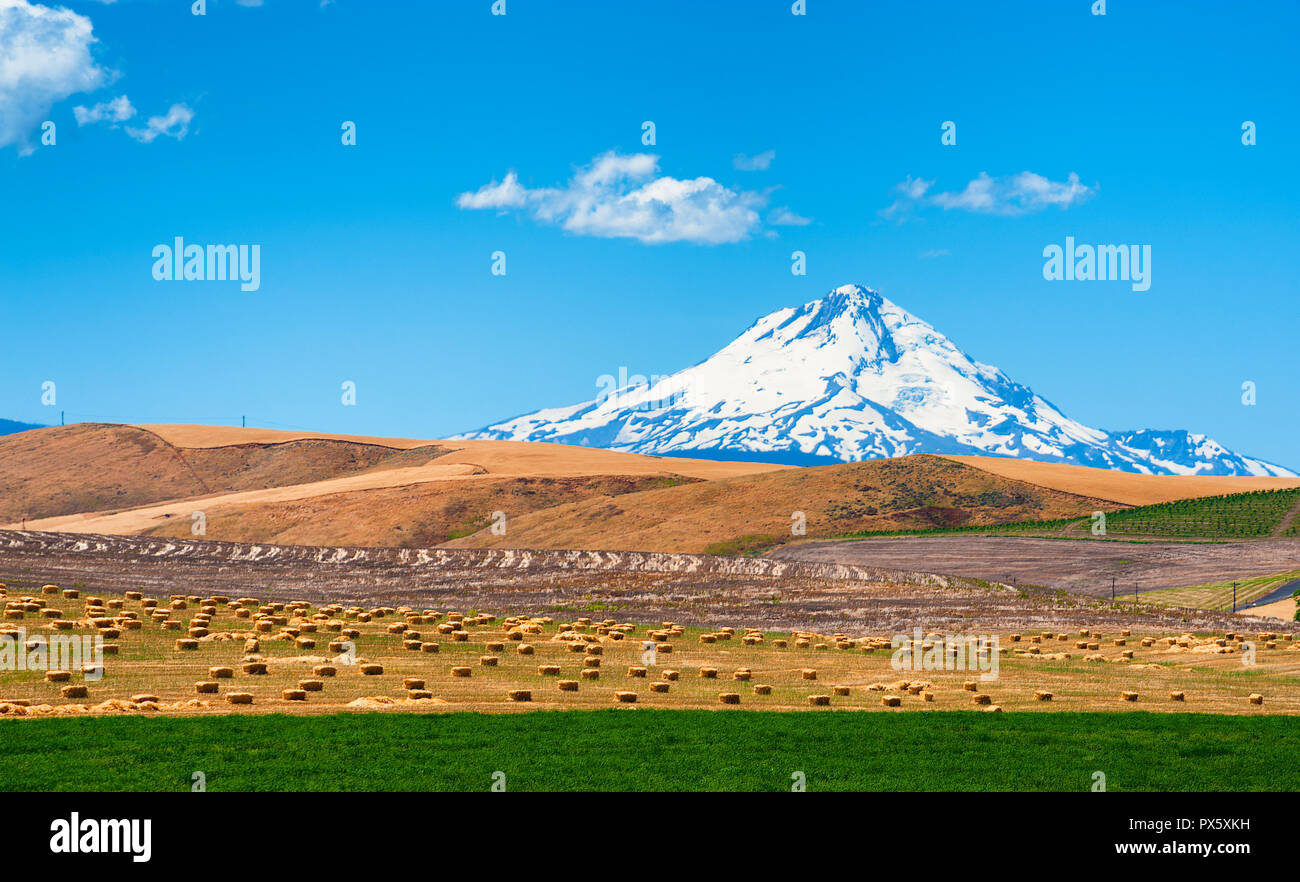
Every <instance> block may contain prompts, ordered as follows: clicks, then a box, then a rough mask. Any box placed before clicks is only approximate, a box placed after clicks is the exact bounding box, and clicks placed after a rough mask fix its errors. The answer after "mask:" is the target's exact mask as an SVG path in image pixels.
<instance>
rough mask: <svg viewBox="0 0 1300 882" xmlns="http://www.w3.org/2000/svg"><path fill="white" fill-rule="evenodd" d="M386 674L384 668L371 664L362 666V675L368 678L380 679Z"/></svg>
mask: <svg viewBox="0 0 1300 882" xmlns="http://www.w3.org/2000/svg"><path fill="white" fill-rule="evenodd" d="M383 672H384V666H383V665H379V664H375V663H373V662H371V663H370V664H364V665H361V673H362V674H364V675H366V676H367V677H378V676H379V675H380V674H382V673H383Z"/></svg>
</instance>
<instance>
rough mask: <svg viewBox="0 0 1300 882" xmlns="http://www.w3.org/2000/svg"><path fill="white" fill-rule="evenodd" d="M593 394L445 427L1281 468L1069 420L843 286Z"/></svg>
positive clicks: (643, 441)
mask: <svg viewBox="0 0 1300 882" xmlns="http://www.w3.org/2000/svg"><path fill="white" fill-rule="evenodd" d="M606 391H607V394H602V395H601V396H600V397H598V398H596V399H595V400H593V401H587V402H583V403H581V404H575V405H571V406H569V407H559V408H550V409H546V410H539V411H537V412H535V413H530V414H525V415H524V416H519V417H515V418H514V419H510V420H506V421H504V422H501V423H496V424H494V425H491V426H487V427H485V428H483V429H479V430H478V431H475V432H469V433H466V434H464V435H461V436H459V437H461V438H464V439H500V440H511V441H553V442H557V443H563V444H580V445H585V446H589V447H608V448H612V449H615V450H625V451H630V452H635V453H648V454H659V455H681V456H687V455H689V456H698V457H712V458H715V459H761V460H767V461H773V462H791V463H799V464H814V463H831V462H846V461H856V460H862V459H872V458H878V457H892V456H904V455H906V454H911V453H974V454H984V455H993V456H1011V457H1019V458H1022V459H1035V460H1042V461H1047V462H1066V463H1073V464H1077V465H1088V466H1099V467H1103V468H1112V469H1122V470H1124V471H1132V472H1144V473H1148V474H1176V475H1195V474H1201V475H1277V476H1287V477H1289V476H1293V475H1294V474H1295V473H1293V472H1291V471H1289V470H1288V469H1285V468H1282V467H1281V466H1277V465H1273V464H1271V463H1267V462H1264V461H1262V460H1258V459H1252V458H1249V457H1245V456H1241V455H1239V454H1236V453H1233V452H1232V451H1229V450H1226V449H1225V448H1223V447H1222V446H1221V445H1219V444H1217V443H1216V442H1214V441H1213V440H1211V439H1209V438H1206V437H1205V436H1204V435H1195V434H1191V433H1189V432H1183V431H1157V430H1151V429H1142V430H1138V431H1132V432H1105V431H1102V430H1100V429H1093V428H1090V427H1088V426H1085V425H1083V424H1081V423H1078V422H1076V421H1074V420H1072V419H1070V418H1069V417H1067V416H1065V415H1064V414H1063V413H1061V412H1060V411H1059V410H1058V409H1057V408H1056V407H1055V406H1054V405H1052V404H1051V403H1050V402H1048V401H1047V400H1046V399H1044V398H1042V397H1040V396H1038V395H1036V394H1034V392H1033V390H1031V389H1029V388H1028V387H1026V386H1022V385H1020V384H1019V383H1016V382H1014V381H1013V380H1011V379H1010V378H1009V377H1008V376H1007V375H1006V374H1004V373H1002V371H1000V370H998V369H997V368H995V367H992V366H990V365H986V364H981V363H979V362H977V361H974V360H973V359H971V358H970V357H969V356H967V355H966V354H965V353H963V352H962V351H961V350H960V349H958V348H957V347H956V346H954V345H953V343H952V342H951V341H950V340H949V339H948V338H947V337H945V336H944V335H943V334H941V333H939V332H938V331H936V330H935V329H934V328H933V327H931V326H930V325H928V324H926V323H925V322H923V321H921V320H920V319H918V318H916V317H915V316H913V315H912V314H910V313H908V312H907V311H905V310H903V309H901V308H899V307H898V306H896V305H895V304H893V303H891V302H890V301H889V300H886V299H885V298H884V297H882V296H881V295H880V294H879V293H878V292H876V291H873V290H871V289H870V288H864V287H861V286H859V285H845V286H843V287H840V288H836V289H835V290H834V291H831V292H830V293H829V294H828V295H827V296H825V297H823V298H821V299H820V300H814V301H812V302H810V303H806V304H804V305H803V306H801V307H797V308H786V309H779V310H777V311H776V312H773V313H771V314H769V315H766V316H763V317H762V318H760V319H759V320H758V321H757V322H755V323H754V324H753V325H752V326H750V328H749V329H748V330H746V331H745V332H744V333H743V334H741V335H740V336H739V337H737V338H736V339H735V340H733V341H732V342H731V343H730V344H729V345H727V346H726V347H725V348H723V349H722V350H721V351H719V352H718V353H717V354H715V355H714V356H713V357H712V358H709V359H707V360H706V361H703V362H701V363H699V364H697V365H695V366H694V367H690V368H687V369H686V370H683V371H679V372H678V373H676V374H673V375H672V376H670V377H666V378H662V379H658V380H656V381H655V382H653V383H649V382H646V383H641V384H629V385H627V386H625V387H624V388H621V389H609V390H606Z"/></svg>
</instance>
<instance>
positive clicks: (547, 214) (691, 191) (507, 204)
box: [456, 151, 766, 245]
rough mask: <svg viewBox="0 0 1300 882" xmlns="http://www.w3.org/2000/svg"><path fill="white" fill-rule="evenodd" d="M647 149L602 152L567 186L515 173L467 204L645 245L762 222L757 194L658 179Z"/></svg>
mask: <svg viewBox="0 0 1300 882" xmlns="http://www.w3.org/2000/svg"><path fill="white" fill-rule="evenodd" d="M658 171H659V157H657V156H654V155H651V154H649V153H635V154H631V155H627V156H622V155H619V154H617V153H614V152H612V151H611V152H609V153H605V154H603V155H601V156H597V157H596V158H595V159H593V160H592V161H591V164H590V165H588V166H586V167H584V168H580V169H578V170H577V171H576V172H575V173H574V176H573V177H572V178H570V179H569V181H568V182H567V183H566V184H565V185H564V186H562V187H543V188H538V189H529V188H527V187H524V186H523V185H522V184H520V183H519V178H518V175H517V174H516V173H515V172H510V173H509V174H507V175H506V177H505V179H504V180H502V181H501V182H500V183H498V182H497V181H493V182H492V183H490V184H487V185H485V186H483V187H481V188H479V189H478V190H476V191H474V192H472V193H462V194H460V196H459V197H457V199H456V204H457V205H458V206H459V207H460V208H462V209H491V208H495V209H500V210H509V209H523V210H526V211H529V212H530V213H531V214H532V216H533V217H534V218H535V219H536V220H538V221H541V222H542V223H548V224H555V225H558V226H559V227H561V228H562V229H564V230H567V231H568V232H570V233H574V234H575V235H579V236H595V237H598V238H607V239H608V238H627V239H636V240H638V241H640V242H644V243H647V244H659V243H663V242H694V243H697V244H704V245H717V244H721V243H724V242H738V241H740V240H741V239H744V238H746V237H747V236H749V235H750V234H751V233H753V232H755V231H756V230H757V229H758V228H759V227H760V226H761V223H760V221H759V216H758V209H759V208H761V207H762V206H763V204H764V203H765V202H766V197H765V196H763V195H761V194H759V193H752V192H748V191H744V190H740V191H736V190H730V189H728V188H726V187H724V186H723V185H722V184H719V183H718V182H717V181H715V180H714V179H713V178H708V177H698V178H690V179H686V180H679V179H677V178H673V177H668V176H660V177H656V175H657V174H658Z"/></svg>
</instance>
